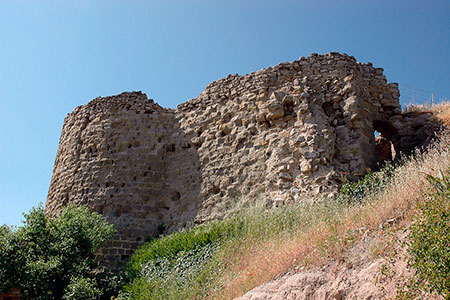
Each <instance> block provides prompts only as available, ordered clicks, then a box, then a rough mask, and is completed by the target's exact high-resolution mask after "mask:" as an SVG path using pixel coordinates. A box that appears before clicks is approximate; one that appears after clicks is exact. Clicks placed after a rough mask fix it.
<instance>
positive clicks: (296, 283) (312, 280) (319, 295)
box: [235, 228, 443, 300]
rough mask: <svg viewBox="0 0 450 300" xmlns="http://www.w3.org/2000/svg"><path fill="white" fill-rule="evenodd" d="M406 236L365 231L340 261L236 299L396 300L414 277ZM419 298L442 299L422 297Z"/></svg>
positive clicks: (295, 274)
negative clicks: (407, 253)
mask: <svg viewBox="0 0 450 300" xmlns="http://www.w3.org/2000/svg"><path fill="white" fill-rule="evenodd" d="M406 237H407V232H405V230H401V229H400V230H397V231H396V232H392V231H391V230H389V228H385V229H381V230H378V231H377V232H371V231H369V230H367V231H365V233H364V234H363V235H362V238H361V240H360V241H359V242H358V243H356V244H355V245H354V246H353V247H351V248H350V249H349V251H348V252H347V253H346V255H345V256H344V257H342V258H340V259H339V260H334V261H330V262H329V263H327V264H326V265H324V266H321V267H314V268H310V269H305V270H298V271H297V272H295V271H294V272H290V273H288V274H285V275H284V276H282V277H280V278H276V279H274V280H272V281H270V282H268V283H265V284H263V285H261V286H259V287H257V288H255V289H253V290H251V291H249V292H248V293H246V294H245V295H244V296H242V297H239V298H236V299H235V300H268V299H272V300H281V299H283V300H307V299H308V300H311V299H318V300H319V299H320V300H328V299H336V300H341V299H365V300H376V299H395V296H396V294H397V290H398V287H399V286H404V284H405V282H406V280H407V279H408V278H411V276H414V272H413V270H411V269H410V268H409V267H408V264H407V261H406V259H405V256H406V248H405V247H402V244H403V242H404V241H405V240H406ZM421 299H443V298H442V297H438V296H433V295H428V294H424V295H421Z"/></svg>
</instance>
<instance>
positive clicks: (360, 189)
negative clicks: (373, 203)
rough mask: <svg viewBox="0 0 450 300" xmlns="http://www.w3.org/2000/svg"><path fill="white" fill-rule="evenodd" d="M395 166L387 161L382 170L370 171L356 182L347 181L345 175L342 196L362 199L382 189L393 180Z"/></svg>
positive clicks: (341, 190)
mask: <svg viewBox="0 0 450 300" xmlns="http://www.w3.org/2000/svg"><path fill="white" fill-rule="evenodd" d="M395 168H396V165H395V164H393V163H386V164H385V165H384V166H383V168H381V170H380V171H378V172H372V171H369V172H368V173H367V174H366V175H365V176H364V178H362V179H361V180H359V181H355V182H347V180H346V177H344V176H343V180H342V181H343V182H344V184H343V185H342V186H341V188H340V190H339V194H340V197H341V198H343V199H348V200H357V201H360V200H361V199H363V198H364V197H366V196H367V195H369V194H371V193H375V192H377V191H380V190H382V189H383V188H385V187H386V186H387V185H388V184H389V182H390V181H391V178H392V176H393V175H394V173H395ZM343 175H344V174H343Z"/></svg>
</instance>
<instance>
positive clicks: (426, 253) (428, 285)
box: [408, 171, 450, 299]
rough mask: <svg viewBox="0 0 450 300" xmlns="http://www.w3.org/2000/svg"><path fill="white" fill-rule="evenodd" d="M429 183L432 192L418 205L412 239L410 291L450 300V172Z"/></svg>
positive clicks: (412, 228) (410, 245)
mask: <svg viewBox="0 0 450 300" xmlns="http://www.w3.org/2000/svg"><path fill="white" fill-rule="evenodd" d="M427 179H428V181H429V182H430V183H431V184H432V187H433V189H432V191H430V193H429V195H428V197H427V198H428V199H427V201H423V202H421V203H419V211H420V214H419V215H418V216H417V217H416V220H415V222H414V223H413V225H412V226H411V231H410V235H409V245H408V253H409V254H410V259H409V263H410V264H411V266H412V267H414V269H415V270H416V276H415V278H414V279H413V280H412V283H411V286H410V288H411V291H416V290H421V291H426V292H436V293H438V294H440V295H443V296H444V297H445V298H446V299H450V171H447V172H446V174H444V173H443V172H440V174H439V177H434V176H431V175H428V176H427Z"/></svg>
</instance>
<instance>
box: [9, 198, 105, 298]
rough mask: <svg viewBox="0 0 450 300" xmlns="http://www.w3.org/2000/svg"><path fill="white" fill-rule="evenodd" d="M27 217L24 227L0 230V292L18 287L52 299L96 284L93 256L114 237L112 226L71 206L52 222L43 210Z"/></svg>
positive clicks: (24, 292) (94, 214)
mask: <svg viewBox="0 0 450 300" xmlns="http://www.w3.org/2000/svg"><path fill="white" fill-rule="evenodd" d="M24 216H25V221H24V225H23V226H20V227H18V228H10V227H8V226H6V225H3V226H2V227H1V230H0V291H6V290H8V289H10V288H19V289H20V290H21V292H22V293H23V294H24V296H25V297H26V299H35V300H41V299H42V300H44V299H45V300H51V299H62V298H63V295H64V293H65V291H67V292H74V293H78V292H81V291H82V289H83V288H85V289H87V287H88V286H89V284H90V282H92V284H94V283H95V281H96V280H97V279H96V277H99V276H100V275H96V274H94V273H93V270H94V268H95V267H96V266H97V263H96V261H95V258H94V254H95V252H96V251H97V250H98V249H99V247H100V246H101V245H102V244H103V243H104V242H105V241H107V240H108V239H109V238H110V237H111V236H112V234H113V226H112V225H110V224H108V223H107V222H106V221H105V220H103V219H102V217H101V216H100V215H98V214H96V213H91V212H89V210H88V209H87V208H85V207H74V206H68V207H66V208H64V209H63V210H62V211H61V213H60V215H59V216H58V217H57V218H50V217H48V216H46V215H45V213H44V209H43V208H42V206H39V207H38V208H33V209H31V211H30V212H29V213H28V214H24ZM101 276H108V275H107V274H102V275H101ZM76 280H78V281H79V282H77V281H76ZM92 280H94V281H92ZM95 284H96V283H95ZM91 290H92V291H94V290H95V289H91ZM64 297H66V298H65V299H79V298H67V297H69V296H67V295H66V296H64ZM97 298H98V297H97ZM97 298H84V299H97ZM80 299H81V298H80Z"/></svg>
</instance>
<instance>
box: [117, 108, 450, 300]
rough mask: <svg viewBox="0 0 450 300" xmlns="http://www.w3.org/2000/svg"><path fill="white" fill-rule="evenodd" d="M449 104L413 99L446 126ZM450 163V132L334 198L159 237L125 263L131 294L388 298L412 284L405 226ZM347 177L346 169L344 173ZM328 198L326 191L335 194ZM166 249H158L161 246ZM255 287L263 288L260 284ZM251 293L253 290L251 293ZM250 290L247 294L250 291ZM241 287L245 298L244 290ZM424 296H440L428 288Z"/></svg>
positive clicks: (249, 211) (247, 212)
mask: <svg viewBox="0 0 450 300" xmlns="http://www.w3.org/2000/svg"><path fill="white" fill-rule="evenodd" d="M449 108H450V105H449V104H441V105H437V106H433V107H417V106H416V107H410V108H409V109H408V110H409V111H410V113H417V114H421V113H424V111H429V112H431V113H433V114H434V115H435V116H436V117H437V118H438V119H439V120H440V121H441V122H442V123H443V124H445V125H447V126H448V125H449V118H448V117H449V115H450V109H449ZM449 166H450V135H449V133H448V132H447V131H443V132H442V133H441V134H440V135H439V138H438V139H437V140H435V141H434V142H432V143H431V144H430V145H429V146H428V148H427V150H426V151H416V152H415V153H414V154H413V155H411V156H408V157H404V158H402V159H398V162H397V163H396V164H394V165H392V164H388V165H387V166H385V167H384V168H383V169H382V170H381V171H380V172H375V173H369V174H368V175H367V176H366V177H365V178H364V179H362V180H361V181H359V182H357V183H348V184H346V185H344V187H346V188H345V189H341V193H340V198H339V197H338V199H336V201H334V202H330V201H322V200H320V198H319V197H316V198H315V199H314V201H312V202H309V204H306V203H307V202H303V204H301V205H286V206H280V207H278V208H275V209H272V210H266V209H265V208H264V207H253V208H240V209H238V211H240V212H239V213H237V214H236V215H235V216H234V217H231V218H229V219H226V220H224V221H217V222H212V223H209V224H206V225H201V226H198V227H195V228H194V229H190V230H184V231H182V232H179V233H175V234H172V235H168V236H163V237H161V238H159V239H157V240H154V241H152V242H150V243H148V244H146V245H144V246H143V247H142V248H140V249H139V250H138V251H137V252H136V254H135V255H134V256H133V257H132V259H131V263H130V264H129V265H128V267H127V270H128V271H127V272H128V274H129V278H130V279H131V281H130V284H128V285H127V287H126V288H125V290H124V291H126V292H125V294H124V296H126V295H128V297H129V299H233V298H236V297H240V298H237V299H239V300H244V299H249V300H250V299H251V300H253V299H261V300H264V299H386V298H392V297H395V295H396V294H397V292H398V289H399V288H400V290H401V289H402V288H405V287H406V285H407V283H408V279H410V278H413V277H414V275H413V274H414V270H413V269H411V268H410V267H408V265H407V257H406V256H405V255H406V254H407V247H405V243H404V242H405V241H406V240H407V238H408V232H409V231H408V230H409V228H410V226H411V222H412V220H413V219H414V216H415V215H417V214H418V210H417V204H420V203H423V202H424V201H426V200H427V199H428V196H427V193H429V191H430V189H431V185H430V184H429V181H427V179H426V175H427V174H429V175H433V176H438V174H439V171H446V170H448V169H449ZM342 176H345V174H342ZM328 200H329V199H328ZM158 249H160V250H158ZM255 287H256V288H255ZM248 291H249V292H248ZM244 294H245V295H244ZM242 295H243V296H242ZM420 297H421V298H422V299H425V298H426V299H440V298H439V297H437V296H436V297H435V298H433V297H434V296H432V295H429V294H421V296H420Z"/></svg>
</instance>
